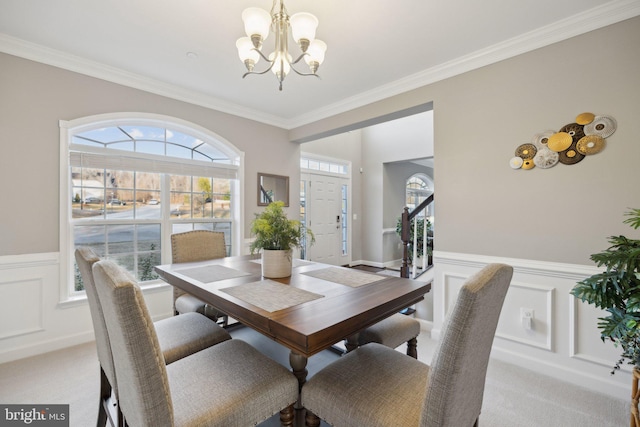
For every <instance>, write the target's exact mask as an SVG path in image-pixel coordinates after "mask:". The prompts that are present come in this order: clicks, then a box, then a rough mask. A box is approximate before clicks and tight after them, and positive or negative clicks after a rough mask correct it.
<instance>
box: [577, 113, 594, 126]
mask: <svg viewBox="0 0 640 427" xmlns="http://www.w3.org/2000/svg"><path fill="white" fill-rule="evenodd" d="M595 118H596V115H595V114H593V113H582V114H578V117H576V123H577V124H579V125H583V126H584V125H588V124H589V123H591V122H592V121H593V119H595Z"/></svg>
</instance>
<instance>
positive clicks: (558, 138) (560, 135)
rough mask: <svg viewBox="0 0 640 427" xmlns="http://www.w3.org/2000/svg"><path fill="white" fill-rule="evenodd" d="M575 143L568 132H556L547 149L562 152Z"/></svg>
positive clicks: (550, 138)
mask: <svg viewBox="0 0 640 427" xmlns="http://www.w3.org/2000/svg"><path fill="white" fill-rule="evenodd" d="M572 143H573V137H572V136H571V135H570V134H568V133H567V132H556V133H554V134H553V135H551V136H550V137H549V143H548V144H547V147H549V149H550V150H553V151H556V152H558V153H559V152H560V151H564V150H566V149H567V148H569V147H570V146H571V144H572Z"/></svg>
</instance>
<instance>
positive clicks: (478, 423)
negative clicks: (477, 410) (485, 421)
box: [473, 417, 480, 427]
mask: <svg viewBox="0 0 640 427" xmlns="http://www.w3.org/2000/svg"><path fill="white" fill-rule="evenodd" d="M479 425H480V417H478V418H476V422H475V423H473V427H478V426H479Z"/></svg>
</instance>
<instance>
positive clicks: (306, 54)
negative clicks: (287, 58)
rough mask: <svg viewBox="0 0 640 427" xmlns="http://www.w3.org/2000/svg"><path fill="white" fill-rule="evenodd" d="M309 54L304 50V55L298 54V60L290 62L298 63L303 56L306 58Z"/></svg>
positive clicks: (292, 63)
mask: <svg viewBox="0 0 640 427" xmlns="http://www.w3.org/2000/svg"><path fill="white" fill-rule="evenodd" d="M308 55H309V54H308V53H307V52H304V53H303V54H302V55H300V56H298V58H296V60H295V61H293V62H289V64H291V65H294V64H297V63H298V62H300V60H301V59H302V58H304V57H305V56H308Z"/></svg>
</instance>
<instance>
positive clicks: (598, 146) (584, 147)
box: [576, 135, 606, 156]
mask: <svg viewBox="0 0 640 427" xmlns="http://www.w3.org/2000/svg"><path fill="white" fill-rule="evenodd" d="M605 145H606V140H605V139H604V138H603V137H601V136H598V135H587V136H585V137H584V138H580V141H578V143H577V144H576V149H577V150H578V152H579V153H581V154H584V155H587V156H589V155H591V154H597V153H599V152H601V151H602V150H604V146H605Z"/></svg>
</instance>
